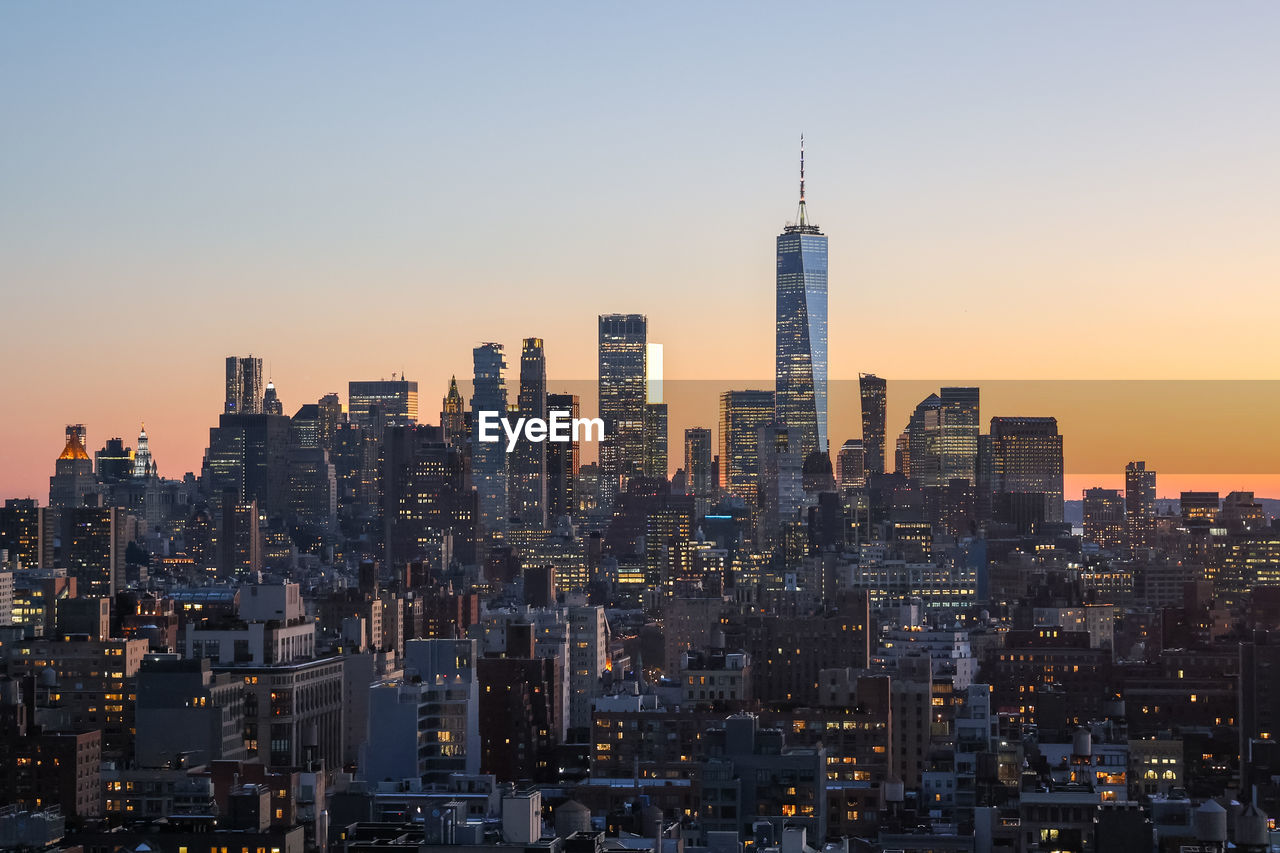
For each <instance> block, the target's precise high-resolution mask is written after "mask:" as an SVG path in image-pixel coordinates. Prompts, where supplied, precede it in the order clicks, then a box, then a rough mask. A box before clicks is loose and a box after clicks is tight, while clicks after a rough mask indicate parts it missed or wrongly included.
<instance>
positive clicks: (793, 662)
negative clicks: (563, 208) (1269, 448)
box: [0, 142, 1280, 853]
mask: <svg viewBox="0 0 1280 853" xmlns="http://www.w3.org/2000/svg"><path fill="white" fill-rule="evenodd" d="M799 186H800V191H799V206H798V210H797V213H796V216H795V219H794V221H793V222H792V223H791V224H789V225H787V226H786V227H785V228H784V229H783V231H782V233H781V234H779V235H778V237H777V242H776V257H777V274H776V308H777V314H776V341H775V353H776V367H777V372H776V376H775V377H774V381H773V384H772V387H767V383H765V385H766V387H756V388H749V387H744V388H738V389H733V390H727V391H724V392H723V393H721V394H720V395H719V400H718V405H719V419H718V423H706V424H703V425H700V426H696V427H691V428H687V429H684V430H683V432H682V434H678V435H672V430H671V429H670V427H669V412H668V403H667V402H664V400H663V395H662V354H661V349H660V347H658V346H657V345H656V344H655V343H654V342H653V341H652V340H650V338H649V334H648V320H647V318H646V317H645V316H644V315H641V314H606V315H602V316H600V317H599V318H598V355H599V361H598V384H597V387H596V389H595V394H596V400H595V402H597V403H598V405H597V406H596V408H597V409H598V411H595V412H591V411H584V408H585V406H584V405H583V403H584V401H583V400H582V399H581V397H580V395H578V394H574V393H570V392H567V391H562V390H561V389H560V388H558V387H555V385H554V383H553V382H550V381H549V380H548V373H547V356H546V347H545V345H544V341H543V340H542V339H541V338H537V337H530V338H526V339H524V340H523V341H522V342H521V343H520V346H519V352H518V362H516V358H517V356H516V351H515V350H514V349H513V350H511V351H510V355H508V351H507V349H506V348H505V347H504V346H503V345H502V344H499V343H483V344H481V345H479V346H476V347H475V350H474V359H473V363H472V365H470V374H469V375H468V373H467V370H466V368H465V366H463V369H462V370H460V371H459V372H460V373H461V374H462V376H463V381H462V383H461V385H460V384H459V382H458V381H457V380H456V379H455V381H453V382H452V383H451V384H450V385H449V387H448V388H439V389H425V388H424V389H421V393H422V396H421V397H420V396H419V394H420V389H419V388H418V384H417V382H415V381H413V380H410V379H408V378H406V377H405V376H403V375H398V376H393V378H392V379H389V380H388V379H377V380H368V381H366V380H353V381H350V382H349V384H348V386H347V394H346V397H345V400H344V399H343V397H342V396H341V395H339V394H337V393H333V394H327V395H325V396H323V397H322V398H320V399H319V400H316V401H314V402H304V403H302V404H301V405H298V406H297V407H296V408H295V407H294V406H292V405H286V402H285V400H286V397H287V394H286V389H283V388H282V389H277V388H276V387H275V385H274V383H272V382H270V381H267V382H265V383H264V371H263V360H262V358H260V357H255V356H252V355H231V356H228V357H227V358H226V361H225V365H224V366H223V367H225V372H223V371H222V370H221V369H220V366H219V365H215V364H210V365H209V371H208V375H207V376H205V377H202V378H201V381H204V382H208V383H210V384H212V383H215V382H219V381H220V380H221V379H223V378H224V379H225V390H226V394H225V403H224V406H223V410H222V412H221V413H217V412H210V413H208V414H209V418H210V421H213V420H214V419H215V418H216V425H213V426H211V428H210V429H209V438H208V444H207V450H206V452H205V455H204V459H203V464H202V466H201V469H200V471H198V472H189V473H185V474H184V475H182V476H180V477H178V476H168V474H169V473H170V472H168V471H166V469H165V468H164V465H163V462H164V460H163V459H157V458H155V457H154V456H153V455H152V452H151V449H150V446H149V437H148V434H147V432H146V429H145V428H143V429H141V430H140V432H139V434H138V436H137V438H136V441H133V442H132V444H130V442H129V441H128V440H127V439H125V438H123V437H108V438H106V439H105V440H103V441H102V443H101V445H100V449H97V450H93V449H92V448H94V446H95V445H98V441H99V440H100V439H98V438H97V437H96V436H93V435H92V433H91V431H90V429H89V427H88V423H89V421H90V420H91V417H92V412H86V413H85V416H86V424H70V425H68V426H67V427H66V435H65V449H64V450H63V451H62V452H61V454H60V455H59V456H58V457H57V459H56V460H50V461H51V462H52V468H53V473H52V476H51V477H50V479H49V494H48V499H47V501H44V500H40V499H34V498H15V497H10V498H8V499H7V500H5V502H4V506H3V509H0V562H2V565H3V571H2V572H0V660H2V661H3V677H2V678H0V764H2V765H3V767H4V768H5V770H6V772H5V773H4V774H3V775H0V803H3V804H4V809H3V811H0V846H3V847H5V848H6V849H25V850H67V851H86V853H115V852H116V851H131V853H141V851H152V853H155V851H166V853H167V852H168V851H174V853H203V851H206V850H208V851H210V853H218V852H219V851H221V853H228V851H231V853H237V851H239V853H254V851H257V853H268V851H269V852H270V853H301V851H307V850H320V851H335V853H336V851H353V853H354V852H355V851H369V853H373V851H388V853H389V852H390V851H401V850H406V851H407V850H413V851H424V853H426V852H427V851H429V853H449V851H453V850H458V851H472V853H474V851H479V850H481V849H485V850H497V851H502V850H507V851H524V852H525V853H531V852H532V851H544V853H600V851H604V850H646V851H654V853H696V851H707V853H740V851H742V850H744V849H754V850H768V851H774V850H776V851H781V853H806V851H818V850H823V851H838V853H853V851H858V853H871V852H872V851H877V853H878V851H937V853H944V851H945V853H970V851H971V853H991V852H992V851H1007V853H1015V851H1016V853H1051V852H1052V853H1056V851H1070V853H1085V851H1097V853H1121V852H1122V851H1123V853H1132V851H1136V850H1150V851H1155V850H1159V851H1166V853H1191V852H1192V851H1196V853H1199V851H1204V853H1222V851H1225V850H1226V849H1228V848H1232V847H1234V848H1237V849H1240V850H1242V851H1264V850H1267V849H1269V848H1272V847H1274V846H1275V843H1276V836H1275V834H1274V822H1273V820H1272V819H1271V818H1269V817H1268V815H1274V814H1277V813H1278V812H1280V745H1278V741H1277V738H1276V733H1277V732H1280V696H1277V694H1276V690H1277V681H1276V678H1277V676H1278V675H1280V636H1277V634H1276V632H1277V631H1280V527H1278V526H1277V525H1276V523H1275V521H1274V519H1273V518H1272V517H1270V515H1269V513H1268V512H1267V507H1266V505H1265V504H1264V503H1263V502H1262V501H1261V500H1259V499H1256V498H1255V496H1254V494H1253V493H1250V492H1244V491H1236V492H1231V493H1229V494H1227V495H1225V497H1224V496H1221V495H1220V494H1218V493H1215V492H1183V493H1182V494H1181V496H1180V499H1177V500H1158V499H1157V494H1158V493H1157V477H1158V474H1157V472H1156V471H1155V470H1152V469H1151V468H1150V467H1148V465H1147V464H1146V463H1145V462H1144V461H1142V460H1135V461H1133V462H1131V463H1130V464H1129V465H1128V466H1126V468H1125V470H1124V472H1123V476H1124V489H1123V490H1116V489H1105V488H1091V489H1088V490H1086V491H1085V492H1084V494H1083V496H1082V501H1081V502H1080V503H1079V504H1077V503H1076V502H1075V499H1074V497H1075V496H1071V499H1068V495H1066V494H1065V493H1064V463H1063V436H1062V435H1060V434H1059V430H1058V424H1057V421H1056V420H1055V418H1054V417H1052V416H1051V413H1046V412H1041V411H1034V412H1029V413H1027V415H1026V416H1019V415H1017V414H1016V413H1010V414H1001V415H999V416H991V417H988V419H986V420H983V419H982V418H981V417H980V410H981V406H980V399H981V398H980V389H979V388H978V387H942V388H939V389H938V390H937V393H934V394H930V395H929V396H928V397H927V398H925V399H924V400H922V401H921V402H920V403H919V405H917V406H916V407H915V409H914V411H913V412H912V414H911V416H910V418H909V420H908V422H907V423H906V424H905V425H901V426H903V427H904V428H902V430H901V432H900V433H898V434H897V435H896V438H895V432H896V431H897V429H898V427H899V426H900V425H897V424H889V423H887V422H886V421H887V415H886V412H887V405H886V403H887V395H888V389H889V383H887V382H886V381H885V380H884V379H882V378H880V377H877V376H875V375H871V374H863V375H861V377H860V379H859V381H858V383H857V394H858V400H859V403H860V408H861V427H862V428H861V434H860V437H858V438H845V437H844V436H832V435H830V434H829V420H830V419H829V411H828V410H829V403H830V401H831V397H832V394H833V393H834V391H833V388H832V383H831V382H830V381H829V371H830V365H829V361H830V360H829V357H828V299H827V296H828V280H827V236H826V235H825V234H824V233H823V232H822V230H820V228H819V227H818V226H817V225H816V224H815V223H814V222H813V219H812V217H811V214H810V212H809V211H808V209H807V206H806V199H805V177H804V149H803V142H802V143H801V153H800V185H799ZM533 322H536V318H534V320H533ZM477 331H480V332H483V330H482V329H477ZM509 358H510V362H511V363H509V361H508V359H509ZM463 389H468V392H467V393H464V391H463ZM436 400H439V401H440V403H439V409H438V411H437V410H436V407H435V402H436ZM290 411H292V414H287V412H290ZM486 416H488V417H494V416H496V417H499V418H505V419H507V420H509V421H511V422H512V423H542V424H543V425H544V426H545V425H546V423H547V422H550V423H552V424H554V423H556V420H557V418H559V417H564V418H566V419H569V420H571V421H574V422H575V423H576V422H577V420H578V419H581V421H582V422H583V423H584V424H589V423H590V422H591V421H592V419H595V418H598V421H599V425H600V427H601V433H602V434H597V435H592V434H591V433H590V431H589V430H588V431H584V432H583V433H582V434H579V432H578V430H577V429H576V428H575V429H574V430H573V433H572V435H571V437H570V438H568V439H566V437H565V435H564V434H561V435H559V436H557V433H556V431H555V430H554V429H552V430H551V432H550V436H548V434H547V431H546V430H545V429H544V430H543V432H542V433H541V434H540V435H539V434H538V433H537V432H536V431H535V430H533V429H527V430H525V431H524V432H518V431H509V432H508V433H504V434H501V437H500V439H499V440H494V439H493V438H487V437H484V436H483V435H482V434H481V433H482V430H481V428H480V426H481V424H482V423H483V420H484V418H485V417H486ZM890 427H893V430H894V431H893V432H891V431H890ZM508 435H510V436H511V437H510V441H509V443H508ZM1134 438H1135V441H1136V440H1138V439H1139V438H1140V437H1134ZM590 445H594V446H590ZM588 460H590V461H588ZM162 472H164V473H163V474H162ZM1073 507H1074V508H1076V509H1078V510H1079V513H1080V515H1079V519H1078V523H1073V521H1072V520H1071V518H1070V516H1071V512H1072V509H1073Z"/></svg>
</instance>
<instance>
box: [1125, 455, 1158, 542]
mask: <svg viewBox="0 0 1280 853" xmlns="http://www.w3.org/2000/svg"><path fill="white" fill-rule="evenodd" d="M1124 524H1125V535H1126V537H1127V539H1128V548H1129V550H1131V551H1133V550H1136V549H1139V548H1150V547H1152V546H1154V545H1155V533H1156V472H1155V471H1149V470H1147V463H1146V462H1130V463H1129V464H1128V465H1126V466H1124Z"/></svg>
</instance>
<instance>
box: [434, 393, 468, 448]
mask: <svg viewBox="0 0 1280 853" xmlns="http://www.w3.org/2000/svg"><path fill="white" fill-rule="evenodd" d="M440 427H441V428H442V429H443V430H444V440H445V441H447V442H449V443H450V444H461V443H463V442H465V441H466V440H467V409H466V406H465V405H464V404H463V400H462V393H461V392H460V391H458V377H456V376H454V377H451V378H450V379H449V393H447V394H445V395H444V402H443V403H442V404H441V405H440Z"/></svg>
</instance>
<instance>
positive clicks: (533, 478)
mask: <svg viewBox="0 0 1280 853" xmlns="http://www.w3.org/2000/svg"><path fill="white" fill-rule="evenodd" d="M516 399H517V406H518V408H519V412H518V413H517V414H518V415H519V416H520V417H522V418H538V419H541V420H546V418H547V357H546V355H545V352H544V350H543V346H542V338H525V339H524V347H523V349H522V350H521V351H520V393H519V396H518V397H517V398H516ZM510 461H511V483H510V491H511V515H512V517H514V518H518V519H520V521H521V522H522V523H524V524H533V525H537V526H539V527H544V526H546V523H547V444H546V442H542V441H529V439H527V438H521V439H520V441H519V443H518V444H516V450H515V454H514V456H513V457H512V458H511V460H510Z"/></svg>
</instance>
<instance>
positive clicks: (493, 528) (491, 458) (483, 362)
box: [471, 344, 509, 539]
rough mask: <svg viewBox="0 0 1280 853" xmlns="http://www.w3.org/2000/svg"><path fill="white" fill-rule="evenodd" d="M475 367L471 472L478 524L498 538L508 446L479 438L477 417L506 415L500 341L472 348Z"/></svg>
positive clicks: (502, 521)
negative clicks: (488, 413) (477, 505)
mask: <svg viewBox="0 0 1280 853" xmlns="http://www.w3.org/2000/svg"><path fill="white" fill-rule="evenodd" d="M471 355H472V363H473V365H474V369H475V377H474V380H475V381H474V383H473V385H472V394H471V416H472V418H474V421H473V423H472V425H471V435H472V436H473V437H474V438H473V441H472V443H471V472H472V481H473V483H474V485H475V488H476V497H477V498H478V503H479V513H480V523H481V524H482V526H483V528H484V534H485V536H486V537H488V538H490V539H494V538H497V539H500V538H502V536H503V534H504V533H505V532H506V529H507V514H508V510H509V506H508V502H507V448H506V445H505V444H504V443H503V442H501V441H480V440H479V435H480V416H481V414H482V413H484V412H497V413H498V414H497V416H498V417H506V414H507V384H506V379H505V378H504V371H505V370H506V369H507V361H506V358H505V357H504V355H503V351H502V344H481V345H480V346H478V347H476V348H475V349H474V350H472V351H471Z"/></svg>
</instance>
